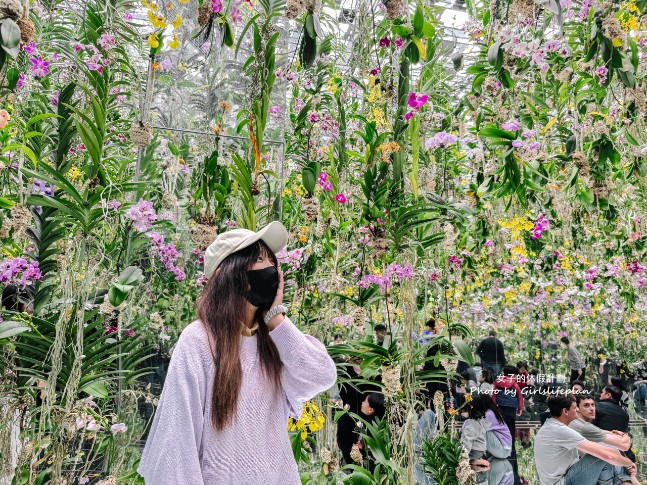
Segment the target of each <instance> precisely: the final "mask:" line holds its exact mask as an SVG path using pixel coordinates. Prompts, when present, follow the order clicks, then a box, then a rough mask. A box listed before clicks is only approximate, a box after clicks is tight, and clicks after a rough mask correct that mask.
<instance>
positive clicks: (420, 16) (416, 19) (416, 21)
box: [413, 3, 425, 37]
mask: <svg viewBox="0 0 647 485" xmlns="http://www.w3.org/2000/svg"><path fill="white" fill-rule="evenodd" d="M424 27H425V15H424V13H423V11H422V5H421V4H420V3H419V4H418V6H417V7H416V13H415V14H414V15H413V33H414V34H415V36H416V37H422V36H423V35H424V34H423V29H424Z"/></svg>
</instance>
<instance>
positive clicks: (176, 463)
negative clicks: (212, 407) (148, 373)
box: [137, 323, 209, 485]
mask: <svg viewBox="0 0 647 485" xmlns="http://www.w3.org/2000/svg"><path fill="white" fill-rule="evenodd" d="M208 351H209V344H208V338H207V336H206V331H205V330H204V328H203V327H202V324H200V323H193V324H191V325H190V326H189V327H187V328H186V329H185V330H184V331H183V332H182V335H181V336H180V338H179V340H178V343H177V345H176V347H175V350H174V351H173V356H172V357H171V363H170V366H169V371H168V374H167V377H166V381H165V383H164V388H163V390H162V395H161V397H160V401H159V405H158V406H157V411H156V413H155V418H154V420H153V424H152V426H151V430H150V433H149V435H148V439H147V441H146V446H145V448H144V452H143V455H142V459H141V461H140V465H139V468H138V470H137V471H138V472H139V474H140V475H142V476H143V477H144V480H145V483H146V484H147V485H148V484H151V485H176V484H188V483H190V484H191V485H203V484H204V481H203V477H202V470H201V463H200V461H201V460H200V451H201V450H200V447H201V442H202V430H203V424H204V423H203V422H204V409H205V404H206V401H205V399H206V394H207V375H206V370H207V369H208V367H207V365H208V361H207V359H208ZM205 352H206V353H205Z"/></svg>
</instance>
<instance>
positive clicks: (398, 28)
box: [393, 25, 413, 38]
mask: <svg viewBox="0 0 647 485" xmlns="http://www.w3.org/2000/svg"><path fill="white" fill-rule="evenodd" d="M393 33H394V34H395V35H399V36H400V37H404V38H407V37H409V36H410V35H411V34H413V29H411V28H409V27H406V26H404V25H394V26H393Z"/></svg>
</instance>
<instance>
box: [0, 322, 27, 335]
mask: <svg viewBox="0 0 647 485" xmlns="http://www.w3.org/2000/svg"><path fill="white" fill-rule="evenodd" d="M30 330H31V327H30V326H29V325H27V324H26V323H24V322H17V321H14V320H7V321H5V322H2V323H0V340H4V339H8V338H10V337H13V336H15V335H18V334H21V333H23V332H29V331H30Z"/></svg>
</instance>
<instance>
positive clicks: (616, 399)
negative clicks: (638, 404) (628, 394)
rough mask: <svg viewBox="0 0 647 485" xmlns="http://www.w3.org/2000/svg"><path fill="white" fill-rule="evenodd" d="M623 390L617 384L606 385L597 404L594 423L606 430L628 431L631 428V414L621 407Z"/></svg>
mask: <svg viewBox="0 0 647 485" xmlns="http://www.w3.org/2000/svg"><path fill="white" fill-rule="evenodd" d="M620 399H622V391H621V390H620V389H618V388H617V387H616V386H605V387H604V389H602V394H600V400H599V401H598V402H597V403H596V405H595V419H594V420H593V424H594V425H596V426H597V427H598V428H600V429H603V430H605V431H620V432H622V433H626V432H627V429H629V414H628V413H627V411H625V410H624V409H622V408H621V407H620Z"/></svg>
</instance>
